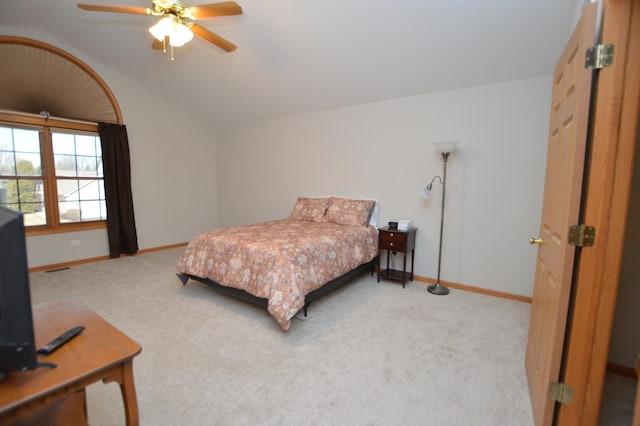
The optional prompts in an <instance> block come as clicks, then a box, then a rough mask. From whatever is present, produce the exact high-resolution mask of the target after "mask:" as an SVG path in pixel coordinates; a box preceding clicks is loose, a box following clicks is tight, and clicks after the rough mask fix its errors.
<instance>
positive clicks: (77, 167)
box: [51, 133, 103, 177]
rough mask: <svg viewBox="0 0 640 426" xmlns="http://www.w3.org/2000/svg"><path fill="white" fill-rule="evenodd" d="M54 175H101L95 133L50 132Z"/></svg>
mask: <svg viewBox="0 0 640 426" xmlns="http://www.w3.org/2000/svg"><path fill="white" fill-rule="evenodd" d="M51 138H52V141H53V153H54V158H55V165H56V176H78V177H102V176H103V175H102V156H101V155H102V154H101V150H100V138H99V137H98V136H97V135H87V134H75V135H74V134H69V133H52V134H51Z"/></svg>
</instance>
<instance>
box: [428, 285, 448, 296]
mask: <svg viewBox="0 0 640 426" xmlns="http://www.w3.org/2000/svg"><path fill="white" fill-rule="evenodd" d="M427 291H429V293H431V294H435V295H438V296H444V295H446V294H449V289H448V288H447V287H445V286H443V285H440V284H431V285H429V286H427Z"/></svg>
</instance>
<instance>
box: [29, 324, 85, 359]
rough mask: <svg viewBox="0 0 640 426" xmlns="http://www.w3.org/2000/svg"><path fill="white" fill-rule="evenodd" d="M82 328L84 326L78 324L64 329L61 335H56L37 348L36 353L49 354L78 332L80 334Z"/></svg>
mask: <svg viewBox="0 0 640 426" xmlns="http://www.w3.org/2000/svg"><path fill="white" fill-rule="evenodd" d="M82 330H84V326H81V325H78V326H75V327H73V328H71V329H69V330H67V331H65V332H64V333H62V334H61V335H59V336H58V337H56V338H55V339H53V340H52V341H50V342H49V343H47V344H46V345H44V346H43V347H41V348H40V349H38V353H39V354H43V355H49V354H50V353H51V352H53V351H55V350H56V349H58V348H59V347H60V346H62V345H64V344H65V343H67V342H68V341H69V340H71V339H73V338H74V337H76V336H77V335H78V334H80V332H81V331H82Z"/></svg>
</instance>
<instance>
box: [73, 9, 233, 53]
mask: <svg viewBox="0 0 640 426" xmlns="http://www.w3.org/2000/svg"><path fill="white" fill-rule="evenodd" d="M152 3H153V8H151V9H150V8H143V7H136V6H103V5H93V4H81V3H79V4H78V7H79V8H80V9H82V10H87V11H91V12H113V13H130V14H135V15H150V16H157V17H160V20H159V21H158V22H157V23H156V24H155V25H153V26H152V27H151V28H149V32H150V33H151V34H152V35H153V37H154V41H153V45H152V48H154V49H162V50H163V51H165V52H166V47H167V44H168V45H169V46H170V47H171V60H173V48H174V47H179V46H183V45H184V44H185V43H188V42H189V41H190V40H191V39H192V38H193V35H194V34H195V35H197V36H198V37H200V38H203V39H204V40H206V41H208V42H210V43H213V44H214V45H216V46H218V47H219V48H221V49H223V50H225V51H227V52H233V51H234V50H236V47H237V46H236V45H235V44H233V43H231V42H230V41H228V40H226V39H224V38H222V37H220V36H219V35H217V34H215V33H213V32H211V31H209V30H207V29H206V28H204V27H202V26H200V25H198V24H197V23H196V20H199V19H205V18H214V17H217V16H230V15H242V8H241V7H240V6H239V5H238V4H237V3H236V2H234V1H226V2H220V3H210V4H203V5H200V6H191V7H189V6H187V5H186V4H185V3H184V2H183V1H182V0H152Z"/></svg>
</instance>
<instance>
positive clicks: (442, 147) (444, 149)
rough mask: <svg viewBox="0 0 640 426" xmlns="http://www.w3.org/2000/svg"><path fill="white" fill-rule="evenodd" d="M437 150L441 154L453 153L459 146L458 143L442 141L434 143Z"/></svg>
mask: <svg viewBox="0 0 640 426" xmlns="http://www.w3.org/2000/svg"><path fill="white" fill-rule="evenodd" d="M433 144H434V145H435V146H436V149H437V150H438V152H439V153H440V154H445V153H452V152H453V151H455V150H456V146H458V141H441V142H434V143H433Z"/></svg>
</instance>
